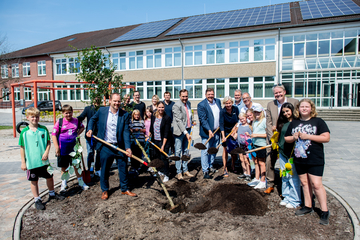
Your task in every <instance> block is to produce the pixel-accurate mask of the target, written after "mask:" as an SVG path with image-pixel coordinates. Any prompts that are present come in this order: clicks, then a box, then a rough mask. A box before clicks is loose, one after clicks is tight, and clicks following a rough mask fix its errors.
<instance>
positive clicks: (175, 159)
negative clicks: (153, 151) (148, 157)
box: [147, 140, 180, 161]
mask: <svg viewBox="0 0 360 240" xmlns="http://www.w3.org/2000/svg"><path fill="white" fill-rule="evenodd" d="M147 141H148V142H149V143H151V145H153V146H154V147H156V148H157V149H158V150H159V151H160V152H161V153H162V154H164V155H165V156H166V157H167V158H169V159H170V160H173V161H179V160H180V157H177V156H171V157H169V155H167V153H166V152H164V151H163V150H161V148H159V147H158V146H157V145H156V144H155V143H153V142H151V141H150V140H147Z"/></svg>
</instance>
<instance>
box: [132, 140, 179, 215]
mask: <svg viewBox="0 0 360 240" xmlns="http://www.w3.org/2000/svg"><path fill="white" fill-rule="evenodd" d="M133 137H134V135H133ZM134 139H135V141H136V144H137V145H138V146H139V148H140V149H141V151H142V153H143V155H144V156H145V158H146V159H147V160H148V162H149V163H150V162H151V161H150V158H149V157H148V155H147V154H146V151H145V150H144V148H143V147H142V146H141V144H140V143H139V141H138V140H137V139H136V138H135V137H134ZM153 170H154V172H155V173H156V176H157V179H158V181H159V183H160V186H161V187H162V189H163V190H164V192H165V195H166V197H167V198H168V200H169V203H170V211H175V212H176V208H177V207H178V206H179V205H175V204H174V202H173V200H172V199H171V197H170V195H169V192H168V191H167V189H166V187H165V184H164V183H163V181H162V180H161V177H160V176H159V174H158V173H157V170H156V168H154V167H153Z"/></svg>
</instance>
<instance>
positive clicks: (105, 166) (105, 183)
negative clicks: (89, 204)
mask: <svg viewBox="0 0 360 240" xmlns="http://www.w3.org/2000/svg"><path fill="white" fill-rule="evenodd" d="M98 154H100V162H101V175H100V186H101V190H102V191H103V192H104V191H109V176H110V168H111V165H112V164H113V162H114V159H116V163H117V165H118V171H119V179H120V188H121V191H122V192H126V191H127V190H129V189H128V178H127V157H121V156H119V155H118V154H119V153H118V152H117V151H116V150H113V149H112V148H110V147H108V146H102V148H101V150H100V152H99V153H98Z"/></svg>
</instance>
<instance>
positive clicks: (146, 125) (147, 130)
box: [145, 119, 151, 136]
mask: <svg viewBox="0 0 360 240" xmlns="http://www.w3.org/2000/svg"><path fill="white" fill-rule="evenodd" d="M150 125H151V120H150V119H147V120H145V129H146V132H145V134H146V136H149V132H150Z"/></svg>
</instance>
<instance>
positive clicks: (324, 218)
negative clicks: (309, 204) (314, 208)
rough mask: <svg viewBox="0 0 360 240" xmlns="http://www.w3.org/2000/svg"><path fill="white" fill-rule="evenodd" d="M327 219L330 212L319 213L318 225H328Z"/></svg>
mask: <svg viewBox="0 0 360 240" xmlns="http://www.w3.org/2000/svg"><path fill="white" fill-rule="evenodd" d="M329 217H330V211H327V212H321V216H320V222H319V223H320V224H322V225H328V224H329Z"/></svg>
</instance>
